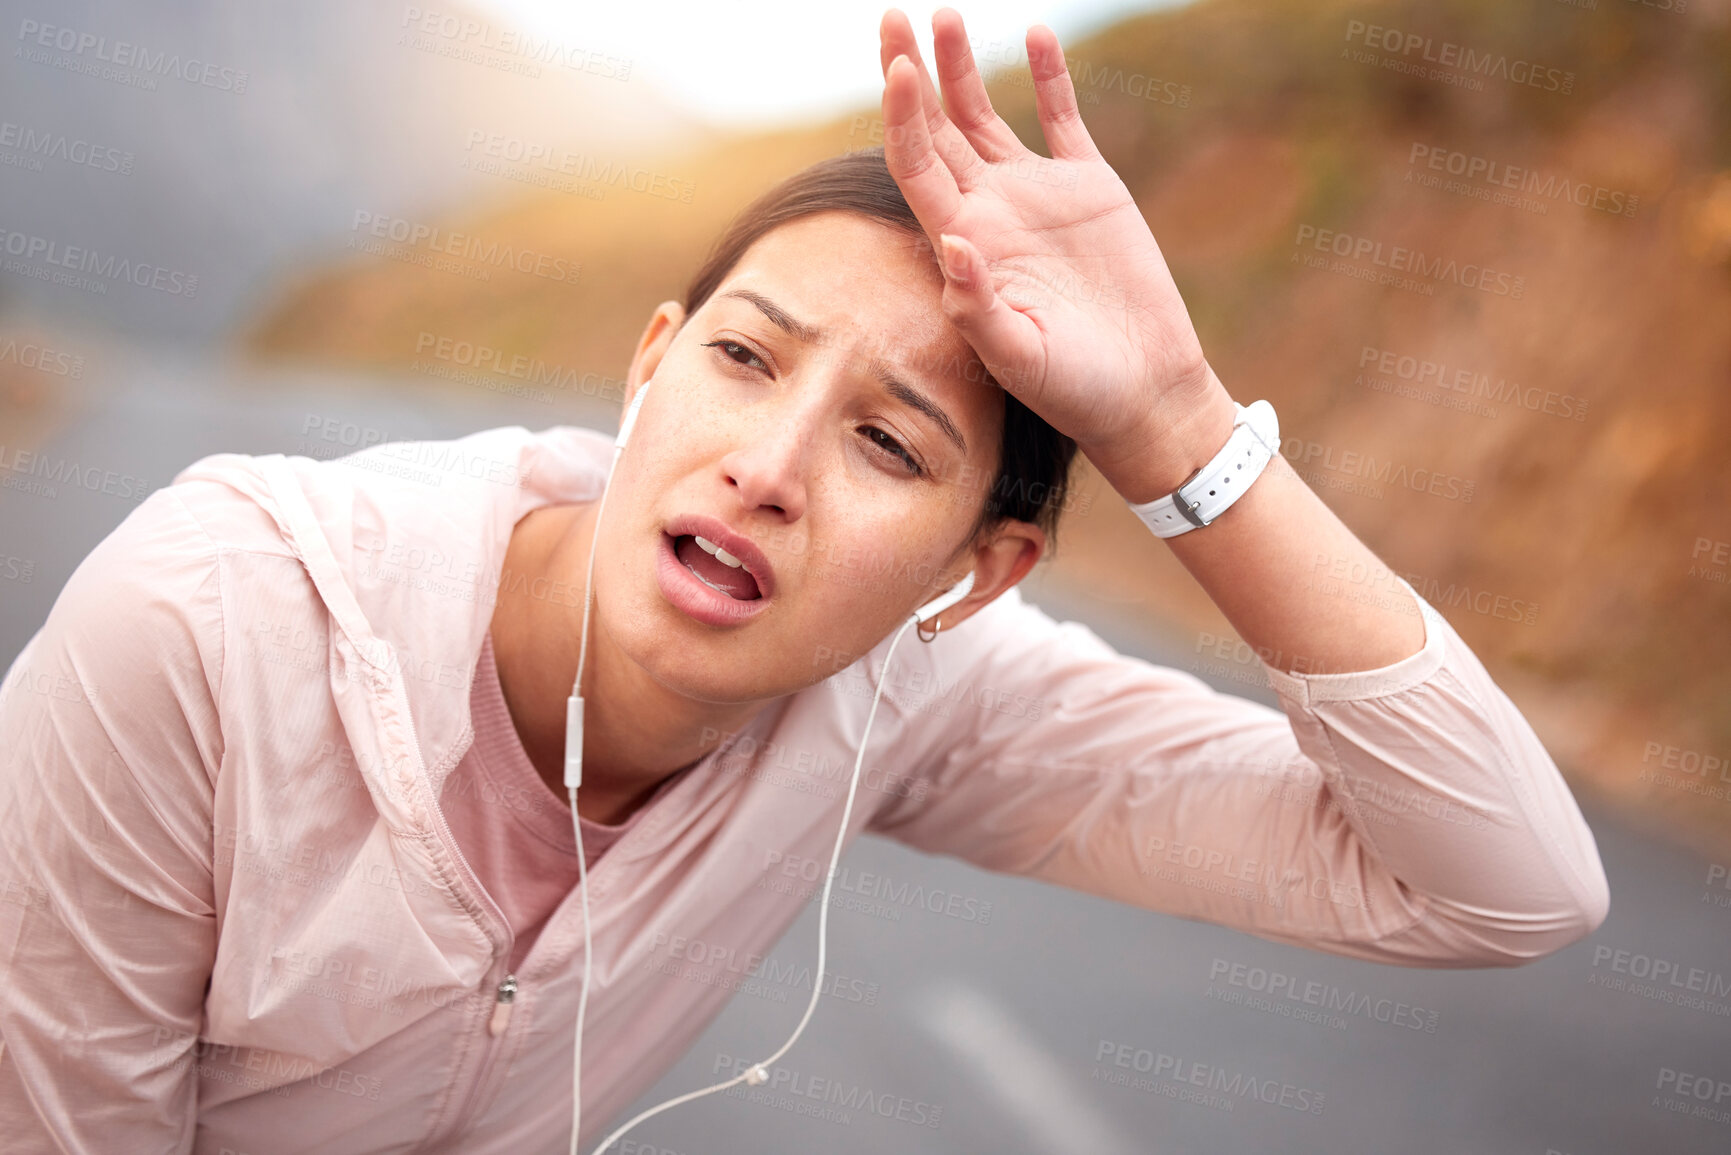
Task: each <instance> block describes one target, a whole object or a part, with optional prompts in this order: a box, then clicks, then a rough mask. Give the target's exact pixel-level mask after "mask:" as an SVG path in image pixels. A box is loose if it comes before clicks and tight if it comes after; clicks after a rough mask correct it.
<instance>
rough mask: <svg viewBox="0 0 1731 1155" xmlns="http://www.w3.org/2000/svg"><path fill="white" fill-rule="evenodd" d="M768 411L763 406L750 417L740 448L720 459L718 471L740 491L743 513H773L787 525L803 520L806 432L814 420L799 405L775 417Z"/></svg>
mask: <svg viewBox="0 0 1731 1155" xmlns="http://www.w3.org/2000/svg"><path fill="white" fill-rule="evenodd" d="M770 408H771V406H761V407H759V410H758V411H757V412H754V413H753V414H752V417H753V418H754V420H753V421H752V424H751V425H750V427H749V428H748V429H747V430H746V431H745V432H744V433H743V434H742V436H741V445H740V447H739V448H738V449H735V450H733V451H732V452H730V453H728V454H727V456H725V457H723V458H722V459H721V469H722V472H723V473H724V474H726V476H727V480H728V483H729V484H731V485H732V486H733V487H734V488H735V489H736V490H738V491H739V500H740V506H741V508H742V509H745V510H747V511H750V510H755V509H770V510H774V511H776V512H779V513H780V514H781V515H782V516H783V517H784V518H785V519H786V520H787V521H788V522H790V523H791V522H795V521H798V520H799V519H800V518H802V517H804V516H805V503H806V489H805V467H806V456H807V455H806V447H807V446H808V445H810V444H811V430H810V429H809V428H807V426H808V424H809V418H811V417H813V416H815V415H814V414H811V413H801V412H800V408H801V407H800V406H797V405H789V406H786V407H785V408H784V409H783V410H782V412H781V413H779V414H775V415H772V414H771V413H770V412H768V410H769V409H770Z"/></svg>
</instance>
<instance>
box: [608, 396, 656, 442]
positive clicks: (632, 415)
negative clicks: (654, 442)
mask: <svg viewBox="0 0 1731 1155" xmlns="http://www.w3.org/2000/svg"><path fill="white" fill-rule="evenodd" d="M648 395H649V382H647V381H645V382H644V383H643V384H641V385H639V386H638V387H637V395H636V396H635V397H633V398H632V399H631V406H630V408H628V409H626V410H625V417H624V419H623V420H621V421H620V422H619V436H617V437H615V438H614V439H613V445H614V447H615V448H618V449H624V448H625V439H626V438H627V437H629V436H631V427H632V426H633V425H635V424H636V423H637V411H638V410H639V409H641V408H643V399H644V398H645V397H647V396H648Z"/></svg>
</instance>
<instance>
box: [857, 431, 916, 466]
mask: <svg viewBox="0 0 1731 1155" xmlns="http://www.w3.org/2000/svg"><path fill="white" fill-rule="evenodd" d="M861 428H863V429H864V430H865V431H866V437H867V439H868V440H870V441H871V443H872V444H873V445H876V446H878V447H880V448H882V449H884V450H886V451H888V452H889V453H891V454H893V455H894V456H895V457H897V458H898V459H899V460H900V461H901V463H902V464H903V465H904V466H906V467H907V471H908V472H909V473H911V474H913V475H914V476H915V477H918V476H920V474H922V473H924V472H925V471H924V470H923V469H921V468H920V464H919V462H917V461H915V460H914V458H913V454H911V453H909V452H908V451H907V450H906V449H905V448H903V447H902V443H901V442H899V441H897V440H896V439H895V438H894V437H891V436H890V435H889V434H888V433H885V432H884V431H883V430H882V429H879V428H878V427H877V426H875V425H865V426H861ZM879 437H881V438H883V440H881V441H879V440H878V439H877V438H879Z"/></svg>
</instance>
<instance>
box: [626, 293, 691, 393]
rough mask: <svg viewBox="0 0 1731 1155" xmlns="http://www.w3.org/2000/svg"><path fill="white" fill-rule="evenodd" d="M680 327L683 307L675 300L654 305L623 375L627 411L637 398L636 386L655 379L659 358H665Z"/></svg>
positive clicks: (683, 318) (683, 321) (683, 319)
mask: <svg viewBox="0 0 1731 1155" xmlns="http://www.w3.org/2000/svg"><path fill="white" fill-rule="evenodd" d="M683 324H685V306H683V305H681V304H680V303H679V302H678V301H663V302H661V303H660V304H659V305H657V306H655V312H653V313H651V314H650V315H649V324H647V325H645V326H644V327H643V335H642V336H641V337H639V338H637V351H636V352H635V353H633V354H632V355H631V368H630V369H628V370H627V371H626V374H625V405H626V407H627V408H629V407H630V405H631V399H632V398H633V397H635V396H636V395H637V389H638V387H639V386H641V385H642V384H643V383H644V382H645V381H647V380H649V379H650V378H651V377H654V376H655V370H656V368H657V367H658V366H660V364H661V358H662V357H663V356H665V355H666V353H667V347H668V346H669V345H671V344H672V343H673V337H674V335H675V334H676V333H678V332H679V327H680V326H681V325H683Z"/></svg>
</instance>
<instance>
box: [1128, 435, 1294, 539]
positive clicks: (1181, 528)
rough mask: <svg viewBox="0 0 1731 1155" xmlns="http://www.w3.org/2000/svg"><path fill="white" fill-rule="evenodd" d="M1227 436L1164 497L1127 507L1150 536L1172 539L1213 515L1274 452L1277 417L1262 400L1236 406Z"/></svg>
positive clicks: (1234, 497) (1256, 474)
mask: <svg viewBox="0 0 1731 1155" xmlns="http://www.w3.org/2000/svg"><path fill="white" fill-rule="evenodd" d="M1233 407H1234V408H1235V409H1236V410H1237V420H1236V421H1235V422H1234V423H1233V426H1232V436H1230V437H1228V438H1227V439H1226V445H1225V447H1224V448H1222V449H1221V450H1220V452H1219V453H1216V454H1215V455H1214V458H1213V460H1211V461H1209V463H1208V464H1207V465H1204V466H1203V467H1202V468H1201V469H1199V470H1197V471H1196V474H1195V475H1194V476H1193V477H1191V478H1190V480H1188V481H1186V482H1185V483H1184V484H1183V485H1180V486H1179V487H1178V488H1177V489H1176V490H1175V491H1173V492H1172V493H1169V494H1167V495H1166V496H1165V497H1158V498H1155V499H1154V500H1153V501H1146V502H1143V503H1141V504H1140V505H1131V506H1130V511H1131V512H1132V513H1134V514H1135V515H1136V516H1137V517H1139V518H1141V519H1142V522H1143V524H1145V525H1146V526H1147V527H1148V528H1149V529H1151V530H1153V531H1154V535H1155V536H1156V537H1177V536H1178V535H1179V534H1181V533H1189V532H1190V531H1191V530H1193V529H1200V528H1201V527H1202V526H1205V525H1207V524H1209V523H1210V522H1212V521H1213V520H1214V519H1215V518H1217V517H1219V516H1220V515H1221V514H1222V513H1224V512H1225V511H1226V509H1227V508H1228V507H1229V506H1230V505H1231V504H1232V503H1233V502H1235V501H1237V500H1238V498H1239V496H1240V495H1242V494H1243V493H1244V491H1245V490H1247V489H1249V488H1250V483H1251V482H1253V481H1255V480H1256V479H1257V478H1258V477H1260V476H1261V475H1262V471H1263V469H1264V468H1266V467H1267V465H1268V463H1269V462H1270V461H1271V460H1273V458H1274V455H1275V454H1276V453H1279V452H1280V419H1279V417H1277V416H1276V415H1275V412H1274V406H1273V405H1271V404H1269V403H1268V402H1267V401H1257V402H1255V403H1253V404H1251V405H1240V404H1238V403H1237V402H1236V401H1235V402H1233Z"/></svg>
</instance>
